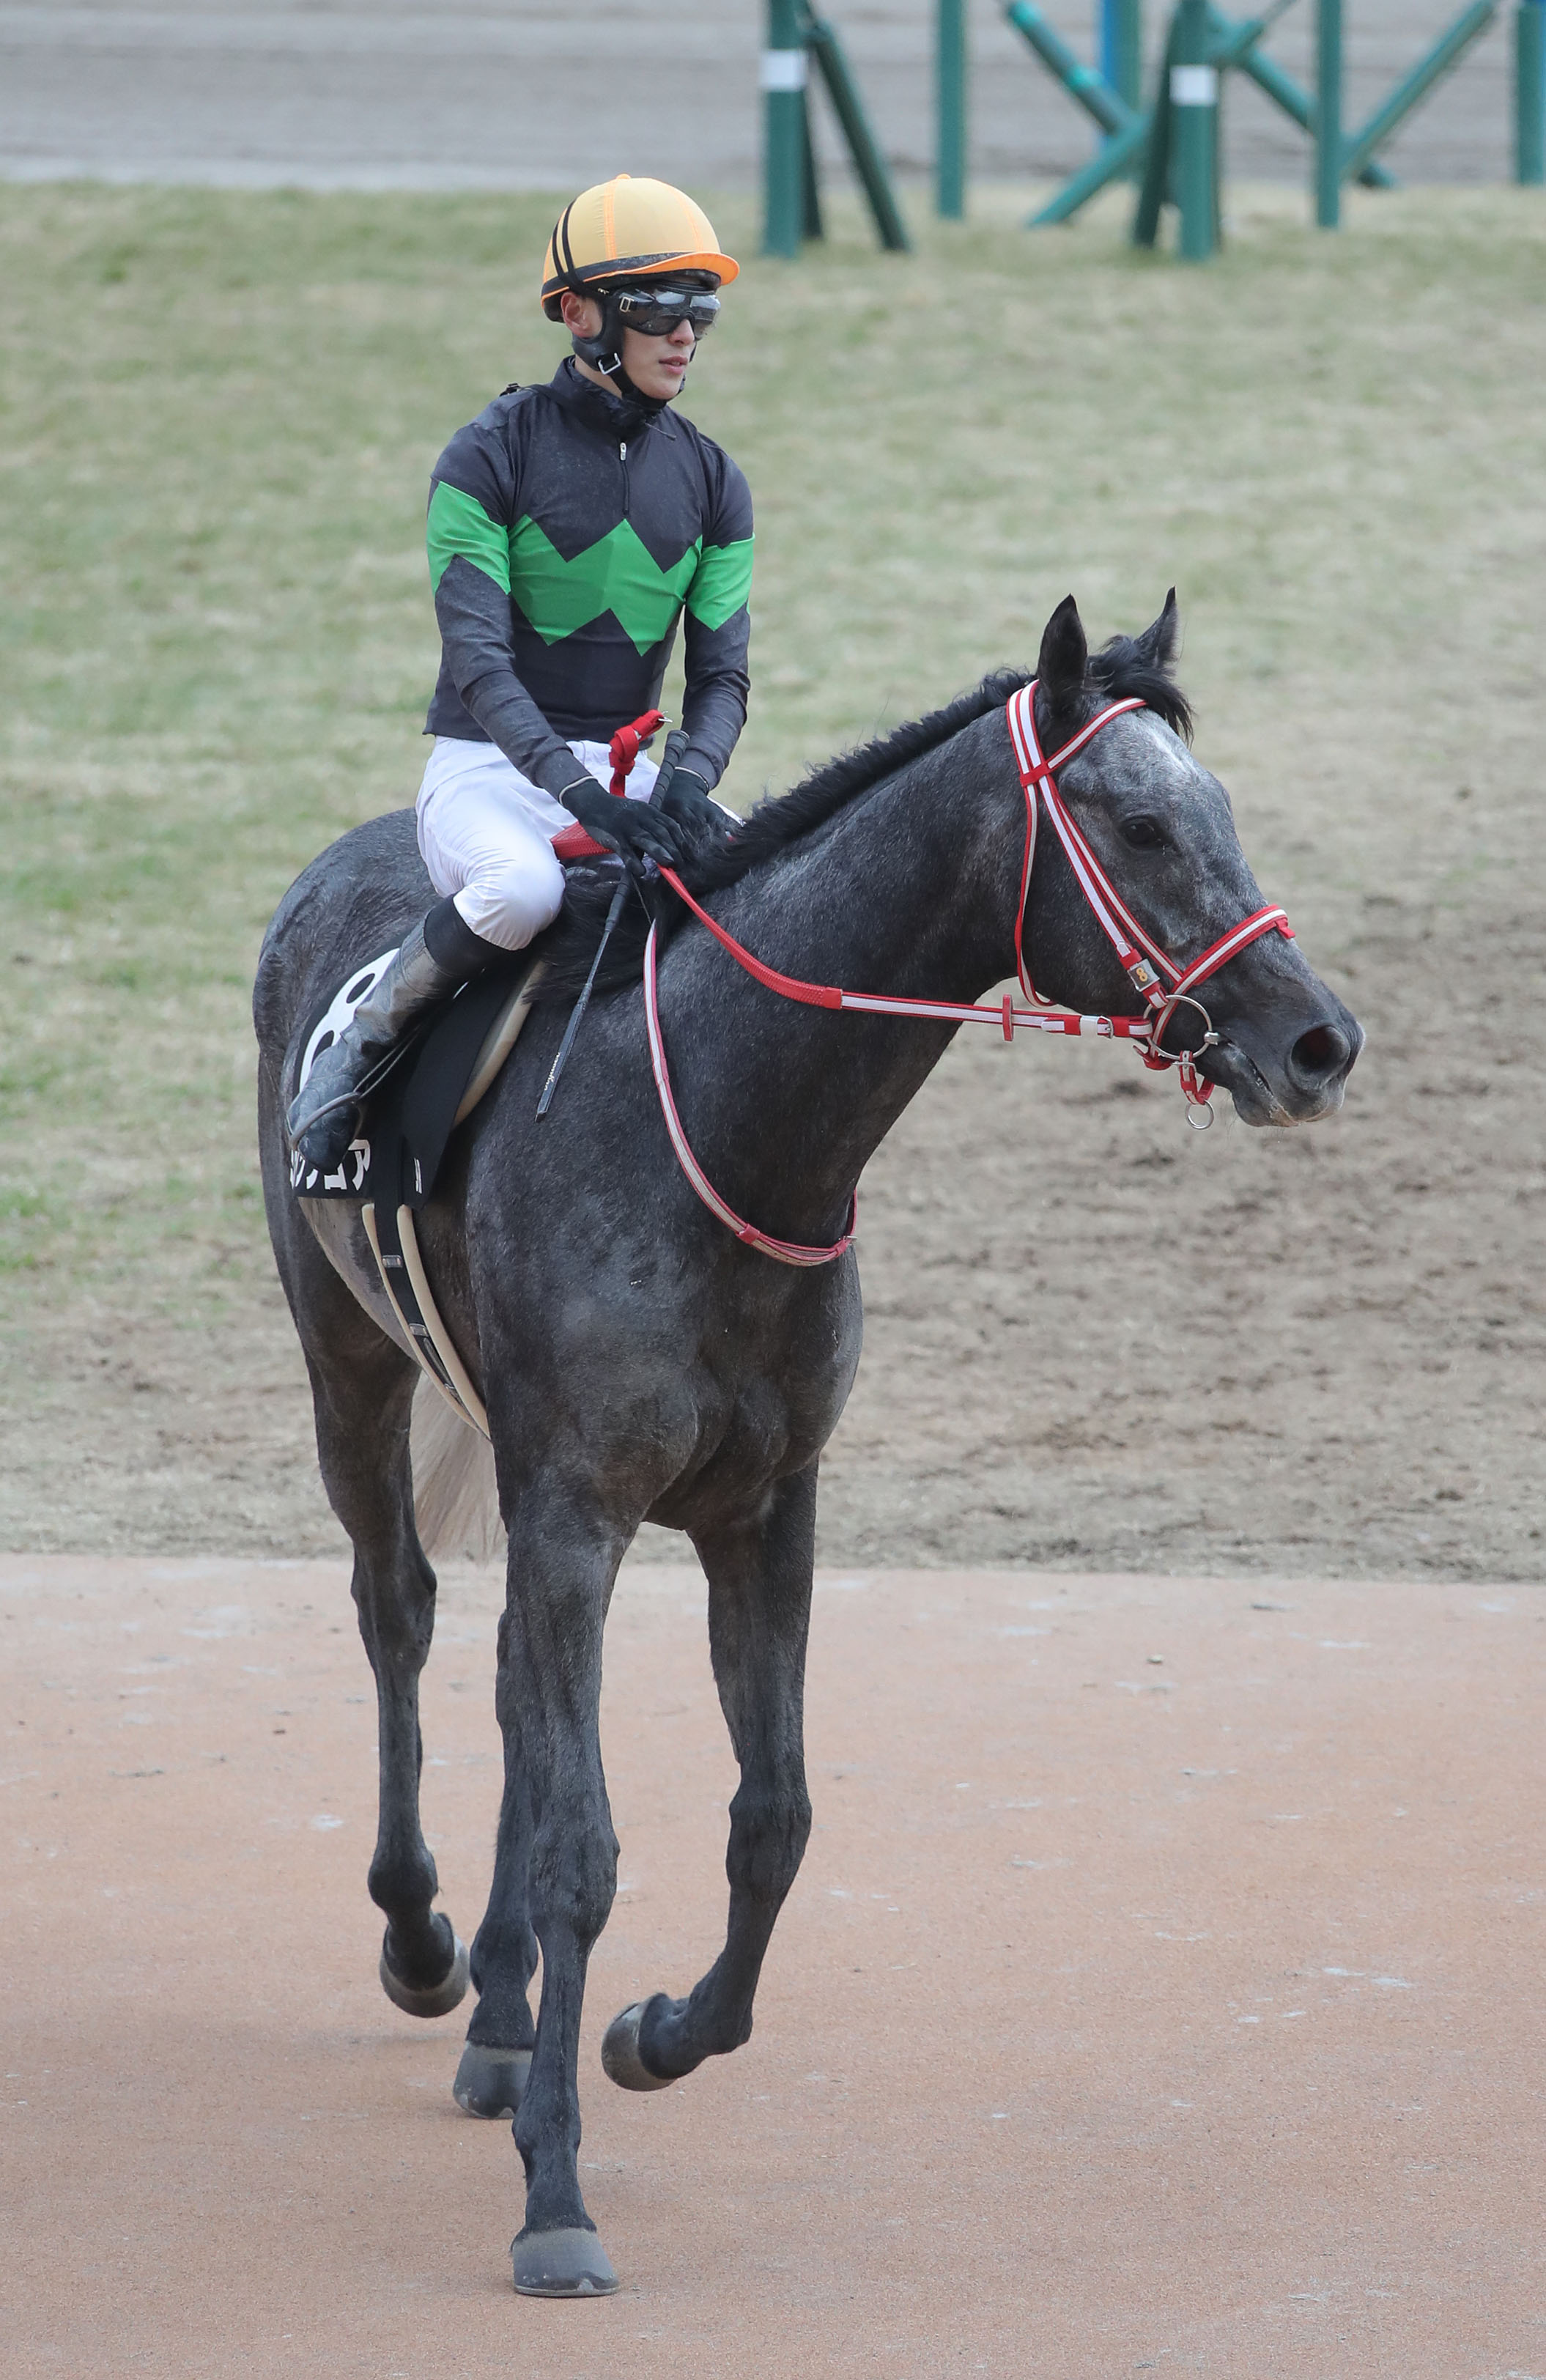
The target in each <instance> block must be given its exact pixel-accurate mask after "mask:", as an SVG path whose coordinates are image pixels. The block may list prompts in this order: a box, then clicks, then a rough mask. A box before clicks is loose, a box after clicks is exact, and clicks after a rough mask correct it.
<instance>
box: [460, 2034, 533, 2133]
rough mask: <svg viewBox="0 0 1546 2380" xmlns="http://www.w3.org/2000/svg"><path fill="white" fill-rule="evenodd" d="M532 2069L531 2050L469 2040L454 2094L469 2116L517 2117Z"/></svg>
mask: <svg viewBox="0 0 1546 2380" xmlns="http://www.w3.org/2000/svg"><path fill="white" fill-rule="evenodd" d="M530 2071H531V2052H530V2049H485V2048H483V2047H482V2046H481V2044H480V2043H479V2042H476V2041H469V2043H468V2045H467V2047H466V2048H465V2049H464V2050H463V2052H462V2062H461V2064H460V2065H459V2066H458V2067H457V2069H456V2081H455V2082H454V2083H452V2085H451V2096H452V2098H453V2099H455V2101H456V2105H457V2107H459V2108H460V2109H461V2111H462V2113H463V2115H465V2116H513V2115H514V2114H515V2112H516V2109H517V2107H519V2106H520V2100H521V2093H522V2092H523V2091H524V2090H525V2088H526V2078H527V2076H528V2075H529V2074H530Z"/></svg>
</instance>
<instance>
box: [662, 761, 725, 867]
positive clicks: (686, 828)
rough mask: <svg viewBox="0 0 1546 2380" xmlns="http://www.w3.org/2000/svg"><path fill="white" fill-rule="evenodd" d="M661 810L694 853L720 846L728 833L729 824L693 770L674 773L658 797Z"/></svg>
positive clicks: (704, 784)
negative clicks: (681, 833) (685, 839)
mask: <svg viewBox="0 0 1546 2380" xmlns="http://www.w3.org/2000/svg"><path fill="white" fill-rule="evenodd" d="M660 807H661V808H662V809H663V811H664V812H665V815H666V817H667V818H668V819H672V820H675V822H676V825H677V826H679V827H680V828H681V830H682V832H683V834H684V835H685V836H686V837H687V840H688V844H689V845H690V847H691V848H692V850H693V851H695V852H697V851H702V850H705V849H708V848H710V847H712V845H714V844H721V843H723V842H724V838H725V835H726V833H727V832H728V831H729V827H730V820H728V819H727V818H726V817H725V815H724V811H723V810H722V809H721V808H720V807H719V804H718V803H717V802H714V801H711V800H710V798H709V788H708V784H707V783H706V782H705V780H704V778H703V777H702V776H701V775H700V772H699V771H698V770H696V769H677V770H676V771H674V773H673V774H672V776H671V778H670V780H669V781H668V783H667V784H666V788H665V791H664V792H663V794H662V795H661V796H660Z"/></svg>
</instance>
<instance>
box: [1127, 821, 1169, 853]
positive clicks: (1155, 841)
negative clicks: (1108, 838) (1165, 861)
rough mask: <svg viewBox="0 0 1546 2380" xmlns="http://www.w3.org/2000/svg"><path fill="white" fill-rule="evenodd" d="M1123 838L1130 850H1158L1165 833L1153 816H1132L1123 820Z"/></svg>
mask: <svg viewBox="0 0 1546 2380" xmlns="http://www.w3.org/2000/svg"><path fill="white" fill-rule="evenodd" d="M1122 840H1123V842H1124V843H1125V844H1126V845H1127V848H1128V850H1129V851H1158V850H1159V848H1160V846H1161V844H1163V842H1164V835H1163V832H1162V831H1161V829H1160V828H1159V827H1158V826H1157V825H1156V824H1155V822H1154V820H1152V819H1151V818H1130V819H1124V820H1123V821H1122Z"/></svg>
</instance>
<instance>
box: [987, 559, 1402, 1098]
mask: <svg viewBox="0 0 1546 2380" xmlns="http://www.w3.org/2000/svg"><path fill="white" fill-rule="evenodd" d="M1176 637H1177V620H1176V610H1175V589H1174V588H1173V589H1172V590H1171V592H1170V594H1169V596H1168V597H1167V598H1166V601H1165V607H1164V610H1163V612H1162V613H1161V614H1160V616H1159V618H1158V619H1157V620H1156V621H1155V622H1154V624H1153V625H1152V627H1150V628H1147V629H1146V630H1145V631H1144V633H1143V635H1142V636H1141V637H1116V638H1114V640H1113V642H1112V643H1111V644H1109V645H1108V646H1106V647H1105V648H1104V650H1102V651H1101V652H1099V653H1096V654H1094V655H1091V653H1090V648H1089V646H1088V644H1087V642H1086V639H1085V633H1084V626H1083V624H1082V622H1081V621H1080V619H1079V613H1078V606H1077V604H1076V602H1075V601H1074V599H1073V597H1072V596H1071V595H1070V596H1069V597H1068V598H1067V599H1066V601H1064V602H1063V603H1060V604H1059V606H1058V608H1057V610H1056V611H1055V612H1054V613H1053V616H1052V618H1051V619H1050V620H1049V622H1048V623H1047V628H1046V633H1045V635H1044V636H1043V637H1042V639H1041V661H1040V663H1039V666H1038V672H1037V675H1038V693H1037V700H1036V719H1037V727H1038V731H1039V733H1040V735H1041V744H1042V749H1043V750H1044V751H1045V752H1047V753H1049V754H1051V753H1054V752H1056V751H1057V750H1058V749H1060V748H1061V747H1062V746H1063V745H1064V744H1065V743H1066V742H1067V741H1068V739H1069V738H1070V737H1071V736H1073V735H1076V734H1077V731H1078V729H1079V728H1080V727H1081V726H1082V725H1083V724H1084V723H1085V722H1087V721H1088V720H1090V719H1091V718H1093V717H1094V715H1095V713H1096V712H1097V711H1098V710H1100V709H1101V708H1102V706H1103V705H1104V704H1106V703H1109V702H1111V701H1113V700H1114V699H1117V698H1121V697H1123V696H1132V695H1138V696H1141V697H1142V698H1143V700H1144V702H1145V704H1146V706H1147V707H1146V708H1145V709H1143V710H1133V711H1128V712H1126V713H1125V714H1124V715H1123V716H1122V717H1120V718H1117V719H1114V720H1112V721H1110V722H1108V724H1107V725H1106V726H1104V727H1102V729H1101V731H1100V733H1099V734H1098V735H1095V736H1093V737H1092V738H1091V740H1090V743H1089V744H1088V745H1087V746H1086V747H1084V749H1083V750H1082V751H1081V752H1079V753H1078V754H1077V756H1076V757H1075V758H1074V759H1070V760H1068V761H1067V762H1065V764H1064V766H1063V767H1062V768H1061V769H1060V770H1059V771H1058V786H1059V790H1060V792H1061V794H1062V796H1063V799H1064V802H1065V806H1066V807H1067V810H1068V812H1069V814H1070V815H1071V817H1072V818H1073V820H1074V822H1075V824H1076V825H1077V828H1078V830H1079V832H1080V833H1082V835H1083V836H1084V838H1085V840H1086V842H1087V843H1088V844H1089V845H1090V849H1091V850H1092V851H1093V852H1094V854H1095V856H1096V858H1097V859H1098V860H1099V862H1100V864H1101V866H1102V868H1103V869H1104V870H1105V873H1106V874H1107V876H1108V877H1109V878H1110V880H1111V882H1112V884H1113V885H1114V888H1115V890H1116V892H1117V893H1118V894H1119V895H1120V897H1121V899H1122V900H1123V902H1125V903H1126V906H1127V907H1128V908H1129V909H1130V910H1131V911H1132V913H1133V915H1134V917H1136V918H1137V919H1138V922H1139V923H1140V924H1141V925H1142V926H1143V927H1144V929H1146V931H1147V933H1148V934H1149V936H1150V938H1151V939H1152V941H1154V942H1156V943H1157V944H1158V945H1159V947H1160V949H1161V950H1162V951H1163V952H1164V953H1168V954H1169V956H1170V958H1171V959H1173V960H1174V961H1175V962H1176V964H1177V965H1181V966H1186V965H1188V964H1189V963H1191V962H1192V961H1194V960H1196V959H1197V958H1199V956H1200V955H1201V954H1202V953H1204V952H1205V951H1208V950H1210V949H1211V946H1212V945H1213V943H1215V942H1216V941H1218V939H1219V937H1220V936H1221V935H1223V934H1224V933H1227V932H1228V931H1229V930H1230V929H1232V928H1233V927H1235V926H1236V925H1238V924H1239V922H1240V921H1241V919H1242V918H1245V917H1249V916H1251V914H1252V913H1253V912H1254V911H1256V910H1258V909H1260V907H1261V905H1262V899H1261V894H1260V892H1259V890H1258V889H1257V884H1256V880H1255V878H1254V877H1253V876H1252V874H1251V871H1250V869H1249V868H1248V866H1247V864H1246V856H1245V853H1244V852H1243V851H1242V850H1241V848H1240V841H1239V837H1238V836H1237V834H1236V832H1235V815H1234V812H1233V810H1232V808H1231V807H1230V801H1229V795H1227V794H1226V793H1225V791H1224V789H1223V785H1221V784H1220V783H1219V781H1218V779H1217V777H1215V776H1212V775H1211V773H1210V772H1209V771H1208V770H1206V769H1205V768H1203V767H1202V765H1201V763H1200V762H1199V760H1197V759H1194V758H1193V756H1192V753H1191V751H1190V749H1189V747H1188V745H1187V742H1186V741H1185V740H1184V738H1185V737H1186V736H1187V735H1189V732H1190V727H1191V716H1190V713H1189V711H1188V710H1187V703H1186V699H1185V698H1184V697H1183V696H1182V695H1181V694H1180V692H1179V691H1178V689H1177V688H1176V687H1175V685H1174V684H1173V683H1172V681H1171V678H1170V675H1169V668H1170V662H1171V660H1172V658H1173V656H1174V654H1175V645H1176ZM1177 731H1179V732H1177ZM1025 951H1026V957H1027V960H1028V962H1029V966H1030V969H1031V972H1032V974H1033V976H1034V977H1035V980H1036V983H1037V986H1038V989H1039V990H1041V993H1042V994H1043V995H1044V996H1047V997H1050V998H1052V999H1053V1000H1055V1001H1057V1002H1059V1003H1060V1004H1061V1005H1063V1006H1065V1007H1070V1008H1075V1009H1078V1010H1080V1011H1082V1012H1084V1013H1085V1014H1090V1013H1092V1012H1093V1013H1096V1014H1110V1015H1114V1014H1119V1013H1120V1014H1132V1013H1134V1011H1135V1009H1136V1008H1137V1006H1138V1001H1137V998H1136V995H1135V993H1134V990H1133V987H1132V985H1131V984H1130V983H1129V981H1128V979H1127V977H1126V974H1125V973H1124V971H1123V968H1122V966H1121V965H1119V964H1118V961H1117V957H1116V954H1115V952H1114V949H1113V946H1112V944H1111V942H1110V941H1108V939H1107V937H1106V935H1105V933H1104V932H1103V931H1102V928H1101V926H1100V924H1099V923H1098V921H1097V919H1096V917H1095V915H1094V912H1093V911H1092V909H1091V908H1090V905H1089V903H1088V902H1087V900H1086V899H1085V897H1084V895H1083V893H1082V892H1080V890H1079V887H1078V884H1077V880H1076V878H1075V875H1074V871H1073V868H1072V866H1071V865H1070V862H1069V860H1068V858H1067V857H1066V856H1065V853H1064V851H1063V849H1062V848H1061V846H1060V844H1059V843H1058V840H1057V838H1056V836H1055V835H1053V834H1049V833H1046V832H1042V834H1041V836H1040V838H1039V842H1038V851H1037V859H1036V867H1035V870H1034V873H1033V876H1032V879H1031V887H1030V898H1029V903H1028V905H1027V910H1026V922H1025ZM1198 998H1199V1001H1200V1002H1202V1003H1203V1005H1204V1006H1205V1007H1206V1009H1207V1012H1208V1016H1209V1018H1211V1023H1212V1027H1213V1030H1214V1032H1215V1033H1216V1034H1217V1036H1218V1039H1217V1042H1216V1043H1215V1044H1214V1046H1212V1047H1211V1048H1207V1049H1204V1050H1201V1051H1200V1054H1199V1059H1198V1072H1199V1074H1201V1075H1207V1076H1209V1077H1210V1078H1211V1080H1212V1081H1213V1082H1215V1083H1218V1084H1219V1085H1221V1086H1222V1087H1223V1088H1225V1089H1227V1090H1228V1091H1229V1092H1230V1093H1231V1094H1232V1095H1233V1098H1234V1100H1235V1106H1236V1111H1237V1112H1238V1113H1239V1114H1240V1115H1241V1116H1242V1117H1243V1118H1244V1119H1245V1121H1246V1123H1277V1124H1288V1123H1314V1122H1315V1120H1316V1119H1317V1118H1318V1117H1320V1116H1323V1115H1329V1114H1331V1113H1332V1112H1333V1111H1334V1110H1335V1109H1337V1108H1339V1107H1340V1106H1341V1104H1342V1094H1343V1089H1344V1087H1345V1083H1346V1080H1347V1075H1348V1073H1349V1070H1350V1069H1351V1067H1352V1064H1353V1062H1354V1060H1355V1059H1356V1058H1357V1054H1358V1051H1359V1050H1360V1049H1361V1048H1362V1046H1363V1030H1362V1027H1361V1026H1359V1024H1358V1022H1357V1018H1356V1017H1355V1016H1354V1015H1353V1014H1352V1013H1351V1011H1350V1010H1348V1009H1346V1008H1345V1007H1344V1006H1343V1004H1342V1002H1341V1001H1340V1000H1338V999H1337V998H1336V996H1335V994H1334V993H1333V992H1331V991H1329V990H1327V988H1326V986H1325V985H1324V984H1323V983H1322V982H1321V978H1320V977H1319V976H1317V975H1315V974H1314V973H1313V972H1312V971H1311V969H1310V968H1309V965H1307V964H1306V962H1305V960H1304V958H1303V957H1302V956H1301V954H1300V951H1299V945H1298V943H1297V942H1296V941H1288V940H1286V939H1285V938H1284V936H1283V935H1282V934H1280V933H1275V932H1274V933H1268V934H1265V935H1263V936H1262V937H1261V938H1260V940H1259V941H1253V942H1252V943H1250V944H1249V946H1248V948H1247V949H1245V950H1242V951H1240V952H1239V953H1237V954H1236V956H1235V957H1233V958H1231V959H1228V960H1227V961H1226V962H1225V963H1224V965H1223V966H1222V967H1220V969H1219V970H1218V972H1217V973H1216V974H1214V975H1211V976H1210V977H1209V978H1208V980H1207V981H1206V983H1202V984H1199V987H1198ZM1203 1029H1204V1020H1203V1019H1202V1018H1201V1017H1200V1016H1199V1014H1198V1011H1197V1010H1196V1008H1194V1007H1190V1006H1183V1007H1181V1008H1179V1009H1178V1010H1177V1011H1176V1012H1175V1014H1174V1015H1173V1017H1172V1019H1171V1022H1170V1024H1169V1026H1167V1028H1166V1030H1165V1033H1164V1036H1163V1047H1164V1048H1165V1049H1167V1050H1184V1049H1196V1048H1197V1047H1198V1045H1199V1040H1200V1038H1201V1033H1202V1031H1203Z"/></svg>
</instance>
